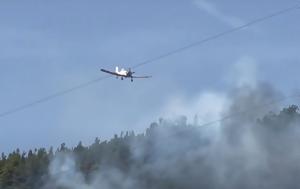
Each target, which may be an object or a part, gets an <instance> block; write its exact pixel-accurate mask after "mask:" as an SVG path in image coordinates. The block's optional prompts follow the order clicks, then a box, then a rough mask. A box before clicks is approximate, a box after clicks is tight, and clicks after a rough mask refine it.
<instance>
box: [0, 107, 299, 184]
mask: <svg viewBox="0 0 300 189" xmlns="http://www.w3.org/2000/svg"><path fill="white" fill-rule="evenodd" d="M299 123H300V114H299V112H298V107H297V106H290V107H288V108H285V109H283V110H282V111H281V112H280V113H278V114H274V113H269V114H268V115H265V116H262V117H261V118H259V119H256V120H246V119H240V118H238V119H235V118H232V119H230V120H227V121H224V122H223V123H222V124H221V125H218V126H214V125H210V126H207V127H197V126H195V125H189V124H187V123H186V122H185V120H183V121H181V122H170V121H164V120H160V121H159V122H158V123H152V124H151V126H150V127H149V128H148V129H147V130H146V131H145V133H143V134H134V133H133V132H124V133H121V134H120V135H115V136H114V137H113V138H112V139H111V140H109V141H102V140H101V139H99V138H96V139H95V141H94V143H93V144H91V145H90V146H83V145H82V143H81V142H79V144H78V145H77V146H76V147H74V148H69V147H67V146H66V145H65V144H61V146H60V147H59V148H58V149H53V148H51V149H44V148H41V149H33V150H30V151H28V152H22V151H20V150H18V149H16V150H15V151H13V152H12V153H10V154H3V153H2V156H1V160H0V188H1V189H67V188H70V189H71V188H72V189H74V188H75V189H77V188H83V189H86V188H88V189H95V188H100V189H102V188H103V189H123V188H124V189H129V188H130V189H134V188H139V189H141V188H144V189H147V188H150V189H169V188H170V189H171V188H172V189H176V188H178V189H179V188H180V189H182V188H186V189H188V188H195V189H199V188H206V189H210V188H228V189H229V188H230V189H233V188H244V189H245V188H249V189H250V188H252V189H253V188H299V187H300V181H299V178H300V148H299V144H300V124H299Z"/></svg>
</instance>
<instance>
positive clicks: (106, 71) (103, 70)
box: [101, 69, 122, 77]
mask: <svg viewBox="0 0 300 189" xmlns="http://www.w3.org/2000/svg"><path fill="white" fill-rule="evenodd" d="M101 71H102V72H105V73H108V74H111V75H115V76H120V77H121V76H122V75H120V74H117V73H116V72H111V71H108V70H105V69H101Z"/></svg>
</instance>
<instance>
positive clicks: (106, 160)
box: [0, 106, 300, 189]
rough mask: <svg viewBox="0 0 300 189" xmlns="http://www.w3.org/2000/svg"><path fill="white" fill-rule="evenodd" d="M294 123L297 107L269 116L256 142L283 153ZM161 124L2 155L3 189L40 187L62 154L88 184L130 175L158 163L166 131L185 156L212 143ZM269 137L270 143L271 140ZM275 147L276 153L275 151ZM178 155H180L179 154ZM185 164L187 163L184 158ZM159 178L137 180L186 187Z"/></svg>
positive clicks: (186, 128) (142, 176) (260, 124)
mask: <svg viewBox="0 0 300 189" xmlns="http://www.w3.org/2000/svg"><path fill="white" fill-rule="evenodd" d="M295 120H300V114H299V113H298V107H297V106H290V107H289V108H285V109H283V110H282V111H281V112H280V113H279V114H272V113H270V114H269V115H267V116H265V117H264V118H263V119H260V120H258V124H256V125H255V127H254V128H253V129H254V132H256V133H258V134H257V135H256V136H257V140H259V141H264V140H265V138H266V133H268V135H270V136H271V137H268V141H264V142H262V143H264V144H266V149H272V152H273V153H276V152H277V151H278V153H282V151H279V149H280V150H282V149H288V148H279V147H278V145H277V146H274V143H275V140H278V139H280V138H282V135H284V131H285V130H286V129H289V128H290V127H295V125H293V124H290V123H293V121H295ZM162 122H163V120H160V123H159V124H157V123H153V124H151V126H150V127H149V128H148V129H147V130H146V132H145V134H140V135H135V134H134V133H133V132H125V133H121V135H120V136H118V135H115V136H114V138H112V139H111V140H110V141H100V140H99V139H98V138H96V139H95V141H94V143H93V144H91V145H90V146H88V147H85V146H83V145H82V142H79V143H78V145H77V146H76V147H75V148H73V149H69V148H67V147H66V144H64V143H63V144H61V146H60V148H58V149H57V150H56V152H53V148H52V147H51V148H50V149H49V150H46V149H44V148H41V149H35V150H33V151H32V150H29V151H28V152H26V153H25V152H23V153H22V152H20V150H19V149H17V150H15V151H13V152H12V153H10V154H8V155H5V154H3V153H2V155H1V158H0V189H35V188H41V187H42V186H43V185H44V184H45V183H46V182H47V181H48V180H49V173H48V168H49V165H50V162H51V160H52V159H53V158H54V157H55V156H57V155H58V154H59V153H70V154H73V155H74V157H75V158H76V166H77V167H78V170H80V171H81V172H82V173H83V175H84V176H85V179H86V180H87V181H88V180H89V179H90V175H91V174H92V173H93V172H96V171H99V170H105V169H106V167H116V168H118V169H119V170H121V171H122V172H124V173H126V172H129V171H130V169H131V168H132V167H135V168H136V169H138V168H139V166H143V165H144V164H147V163H149V162H153V161H156V160H155V158H153V156H152V154H151V153H152V152H153V150H152V148H153V145H154V142H155V140H156V139H157V138H155V137H157V135H156V133H157V132H162V133H164V132H165V135H161V136H163V137H170V136H172V138H179V139H180V138H183V140H180V142H181V144H180V145H182V146H183V147H182V150H183V151H182V154H184V150H185V149H187V148H190V149H197V148H201V146H202V145H203V146H204V145H207V142H209V141H206V140H205V138H204V139H203V138H202V139H201V140H200V139H197V138H196V137H195V136H196V134H195V135H194V133H197V132H198V128H197V127H194V126H189V125H186V121H185V122H184V125H183V126H182V125H175V126H173V125H169V126H168V125H164V127H162V126H161V125H163V124H162ZM298 123H299V122H298ZM298 127H299V126H298ZM165 128H168V129H165ZM170 128H171V129H170ZM182 128H184V129H182ZM170 130H171V132H170ZM166 131H167V133H166ZM260 133H262V134H260ZM161 136H160V137H161ZM183 136H184V137H183ZM193 137H194V138H195V140H194V141H197V142H196V143H194V144H190V143H188V141H185V140H184V138H189V139H190V138H193ZM292 137H293V136H292ZM295 137H299V136H295ZM270 138H271V140H269V139H270ZM273 139H274V140H273ZM159 141H160V142H161V143H164V144H161V145H163V146H166V147H167V148H166V150H168V148H172V145H173V144H174V143H172V144H168V143H170V141H169V140H165V141H164V140H162V139H159ZM171 142H174V141H171ZM185 142H186V143H185ZM133 143H134V144H141V145H142V146H143V150H144V153H143V155H142V157H139V158H138V159H135V158H134V157H133V156H132V150H133V149H134V148H135V145H134V144H133ZM195 144H196V146H195ZM132 148H133V149H132ZM273 148H275V150H273ZM177 150H178V149H177ZM276 150H277V151H276ZM170 152H171V153H167V155H173V154H172V150H170ZM176 153H178V151H177V152H176ZM180 153H181V152H180ZM167 158H169V157H167ZM170 158H171V157H170ZM182 161H184V159H183V160H182ZM200 163H201V159H197V160H195V166H199V170H200V169H201V168H202V169H203V170H205V173H203V175H208V174H209V169H205V167H203V166H202V167H201V164H200ZM184 169H186V168H183V170H182V171H183V172H188V170H184ZM203 172H204V171H203ZM159 174H162V173H159V172H158V173H157V175H159ZM157 175H150V174H149V173H147V172H140V174H139V175H136V177H137V178H139V179H140V180H144V185H145V187H148V186H150V185H151V184H152V183H156V184H159V185H160V186H161V188H184V187H185V186H180V185H176V183H175V184H174V182H173V180H172V179H168V178H163V179H161V178H160V177H158V176H157ZM183 176H184V175H183ZM207 177H208V176H207ZM188 184H189V182H188V181H187V185H188ZM152 187H153V186H152ZM203 187H206V186H203ZM149 188H151V187H149Z"/></svg>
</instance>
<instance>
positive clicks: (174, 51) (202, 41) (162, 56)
mask: <svg viewBox="0 0 300 189" xmlns="http://www.w3.org/2000/svg"><path fill="white" fill-rule="evenodd" d="M299 8H300V5H296V6H293V7H289V8H286V9H283V10H280V11H277V12H274V13H272V14H269V15H267V16H264V17H261V18H257V19H255V20H252V21H250V22H248V23H246V24H244V25H241V26H238V27H235V28H232V29H230V30H227V31H224V32H221V33H217V34H215V35H212V36H209V37H207V38H204V39H202V40H200V41H197V42H194V43H191V44H189V45H186V46H184V47H180V48H177V49H174V50H172V51H169V52H167V53H164V54H161V55H159V56H157V57H154V58H152V59H148V60H145V61H143V62H141V63H139V64H136V65H134V66H133V67H132V68H133V69H134V68H138V67H140V66H143V65H146V64H149V63H152V62H155V61H157V60H160V59H163V58H166V57H169V56H171V55H174V54H177V53H179V52H182V51H186V50H188V49H190V48H194V47H196V46H200V45H202V44H204V43H207V42H209V41H212V40H215V39H218V38H221V37H223V36H225V35H228V34H231V33H234V32H237V31H239V30H242V29H245V28H247V27H249V26H252V25H255V24H258V23H260V22H264V21H266V20H269V19H271V18H273V17H276V16H280V15H283V14H286V13H288V12H291V11H293V10H296V9H299Z"/></svg>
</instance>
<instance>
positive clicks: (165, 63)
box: [0, 0, 300, 151]
mask: <svg viewBox="0 0 300 189" xmlns="http://www.w3.org/2000/svg"><path fill="white" fill-rule="evenodd" d="M295 3H296V1H284V0H275V1H274V0H251V1H250V0H248V1H246V0H244V1H241V0H228V1H221V0H206V1H203V0H172V1H171V0H162V1H145V0H130V1H114V0H109V1H108V0H107V1H105V0H100V1H78V0H76V1H75V0H74V1H67V0H65V1H61V0H60V1H58V0H56V1H33V0H28V1H26V2H25V1H12V0H4V1H1V2H0V68H1V69H0V86H1V93H0V104H1V106H0V111H1V112H3V111H6V110H8V109H11V108H14V107H16V106H19V105H22V104H25V103H28V102H31V101H34V100H37V99H39V98H41V97H44V96H47V95H49V94H52V93H54V92H57V91H60V90H64V89H66V88H69V87H72V86H75V85H77V84H80V83H81V82H85V81H89V80H92V79H94V78H97V77H101V76H103V75H104V74H103V73H100V71H99V70H100V68H108V69H109V68H110V69H113V67H114V66H116V65H123V66H126V67H129V66H131V65H135V64H137V63H139V62H141V61H144V60H147V59H149V58H152V57H155V56H157V55H159V54H161V53H164V52H168V51H169V50H172V49H174V48H178V47H181V46H184V45H186V44H189V43H191V42H194V41H197V40H200V39H202V38H205V37H207V36H210V35H212V34H215V33H218V32H222V31H224V30H228V29H230V28H232V27H234V26H237V25H239V24H243V23H246V22H248V21H250V20H253V19H255V18H258V17H261V16H264V15H267V14H269V13H272V12H275V11H278V10H281V9H283V8H287V7H290V6H293V5H294V4H295ZM299 18H300V11H299V10H297V11H293V12H290V13H288V14H286V15H283V16H280V17H276V18H273V19H271V20H268V21H266V22H264V23H260V24H258V25H255V26H253V27H251V28H248V29H244V30H242V31H239V32H236V33H234V34H230V35H228V36H225V37H223V38H221V39H217V40H215V41H211V42H209V43H206V44H204V45H202V46H200V47H197V48H193V49H190V50H189V51H186V52H183V53H179V54H176V55H174V56H171V57H168V58H165V59H163V60H160V61H157V62H155V63H152V64H149V65H146V66H144V67H140V68H139V69H138V70H136V71H137V72H138V73H140V74H151V75H153V78H152V79H151V80H140V81H136V82H134V83H133V84H132V83H130V82H129V81H123V82H121V81H119V80H115V79H114V78H110V79H107V80H104V81H101V82H99V83H98V84H96V85H93V86H90V87H87V88H84V89H82V90H79V91H76V92H73V93H71V94H68V95H66V96H62V97H60V98H57V99H55V100H52V101H49V102H46V103H43V104H40V105H38V106H35V107H32V108H30V109H27V110H24V111H21V112H18V113H15V114H12V115H10V116H6V117H3V118H0V127H1V128H0V151H11V150H12V149H15V148H17V147H19V148H21V149H28V148H33V147H49V146H50V145H53V146H54V147H57V146H58V145H59V144H60V143H62V142H66V143H67V144H68V145H70V146H71V145H74V144H76V143H77V142H78V141H79V140H82V141H83V142H84V143H86V144H88V143H90V142H91V141H93V140H94V138H95V137H97V136H99V137H100V138H109V137H111V136H112V135H113V134H115V133H120V132H121V131H122V130H135V131H137V132H141V131H143V130H144V128H146V127H147V126H148V125H149V124H150V122H151V121H155V120H157V119H158V118H159V117H160V116H161V114H162V111H163V110H164V109H165V106H166V102H167V101H168V100H169V99H170V98H173V97H174V96H177V95H179V96H185V98H187V99H189V98H194V97H195V96H198V95H199V94H201V93H202V92H203V91H207V90H213V91H221V92H222V91H226V90H230V88H232V86H231V84H230V83H231V82H230V77H231V76H230V75H231V73H232V68H233V67H234V65H235V64H236V63H237V62H239V61H244V60H246V61H249V62H251V63H254V64H255V65H256V69H257V77H258V79H259V80H264V81H268V82H269V83H271V84H272V85H273V86H275V87H276V88H277V89H279V90H281V91H283V92H284V93H285V94H289V93H291V92H293V91H294V90H297V89H298V85H297V84H298V83H299V82H300V78H299V70H300V64H299V60H300V54H299V49H300V46H299V44H300V37H299V34H300V22H299Z"/></svg>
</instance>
